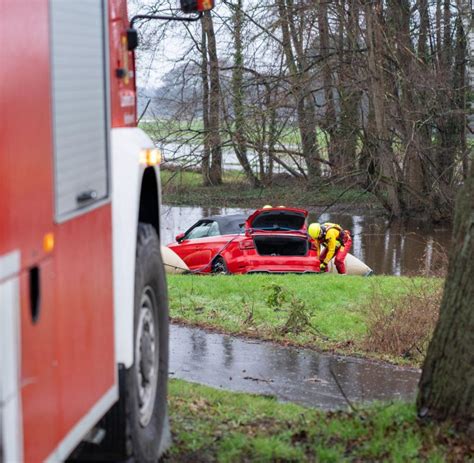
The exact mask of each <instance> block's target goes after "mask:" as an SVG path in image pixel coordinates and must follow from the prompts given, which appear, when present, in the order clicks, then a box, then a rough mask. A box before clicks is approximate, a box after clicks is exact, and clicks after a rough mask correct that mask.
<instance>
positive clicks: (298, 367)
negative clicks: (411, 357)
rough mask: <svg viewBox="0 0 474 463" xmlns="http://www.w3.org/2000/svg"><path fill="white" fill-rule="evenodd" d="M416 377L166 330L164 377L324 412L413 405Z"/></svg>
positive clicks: (347, 360)
mask: <svg viewBox="0 0 474 463" xmlns="http://www.w3.org/2000/svg"><path fill="white" fill-rule="evenodd" d="M419 375H420V372H419V370H416V369H407V368H400V367H396V366H392V365H388V364H383V363H378V362H372V361H368V360H364V359H358V358H352V357H341V356H336V355H329V354H319V353H317V352H314V351H311V350H307V349H297V348H292V347H282V346H278V345H275V344H272V343H268V342H259V341H254V340H246V339H242V338H234V337H231V336H227V335H221V334H216V333H209V332H206V331H204V330H201V329H197V328H189V327H182V326H177V325H172V326H171V331H170V377H172V378H179V379H184V380H186V381H192V382H197V383H201V384H205V385H208V386H212V387H216V388H223V389H227V390H230V391H240V392H250V393H258V394H270V395H273V396H276V397H277V398H278V399H279V400H281V401H288V402H295V403H299V404H301V405H305V406H310V407H317V408H321V409H324V410H333V409H337V408H345V407H347V406H348V401H350V402H351V403H361V402H371V401H374V400H379V401H389V400H394V399H404V400H410V399H413V398H414V397H415V394H416V386H417V383H418V379H419ZM341 390H342V391H341ZM344 396H346V398H345V397H344Z"/></svg>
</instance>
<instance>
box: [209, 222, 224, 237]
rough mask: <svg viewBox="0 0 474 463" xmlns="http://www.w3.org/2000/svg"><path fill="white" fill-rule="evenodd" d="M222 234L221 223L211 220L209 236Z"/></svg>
mask: <svg viewBox="0 0 474 463" xmlns="http://www.w3.org/2000/svg"><path fill="white" fill-rule="evenodd" d="M220 234H221V232H220V230H219V224H218V223H217V222H211V223H210V226H209V234H208V235H207V236H219V235H220Z"/></svg>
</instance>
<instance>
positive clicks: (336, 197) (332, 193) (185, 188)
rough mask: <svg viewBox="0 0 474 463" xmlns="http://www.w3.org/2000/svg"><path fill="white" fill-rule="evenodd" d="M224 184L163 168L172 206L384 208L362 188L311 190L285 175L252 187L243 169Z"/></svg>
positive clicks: (165, 198) (228, 174) (165, 192)
mask: <svg viewBox="0 0 474 463" xmlns="http://www.w3.org/2000/svg"><path fill="white" fill-rule="evenodd" d="M223 180H224V183H223V184H222V185H219V186H213V187H205V186H202V179H201V174H200V173H198V172H189V171H170V170H162V172H161V184H162V187H163V201H164V202H165V203H166V204H170V205H185V204H192V205H196V206H216V205H218V206H219V207H243V208H257V207H262V206H263V205H264V204H272V205H282V204H283V205H288V206H297V207H308V208H324V207H326V206H328V205H333V206H332V207H331V212H336V211H341V210H350V211H351V212H354V211H355V210H364V212H368V211H370V210H371V209H373V210H377V211H380V210H381V208H380V205H379V204H378V203H377V201H376V200H375V198H374V197H373V196H372V195H371V194H370V193H367V192H364V191H363V190H361V189H358V188H352V189H349V190H346V188H345V187H343V186H337V185H336V186H335V185H330V184H328V185H325V184H322V185H321V186H319V187H318V188H312V189H309V188H308V186H307V184H306V182H304V181H303V180H298V179H295V178H289V177H281V178H279V179H278V180H276V181H275V182H274V185H272V186H271V187H267V188H259V189H255V188H250V187H249V184H248V182H247V181H246V179H245V177H244V176H243V174H242V173H241V172H238V171H225V172H224V179H223Z"/></svg>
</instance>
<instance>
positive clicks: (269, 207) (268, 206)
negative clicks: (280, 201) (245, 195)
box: [262, 204, 272, 209]
mask: <svg viewBox="0 0 474 463" xmlns="http://www.w3.org/2000/svg"><path fill="white" fill-rule="evenodd" d="M262 209H272V206H270V204H265V206H263V207H262Z"/></svg>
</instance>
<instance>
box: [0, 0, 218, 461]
mask: <svg viewBox="0 0 474 463" xmlns="http://www.w3.org/2000/svg"><path fill="white" fill-rule="evenodd" d="M211 3H212V2H211V1H210V0H181V6H182V9H183V11H184V12H186V13H189V12H191V13H192V12H202V11H203V10H206V9H210V8H211V7H212V4H211ZM199 14H201V13H199ZM139 19H140V18H139ZM180 19H181V20H182V19H183V18H182V17H180ZM193 19H194V18H193ZM135 39H136V33H135V34H134V30H133V29H130V23H129V20H128V17H127V5H126V0H108V1H107V0H67V1H66V0H35V1H31V0H4V1H2V2H1V9H0V40H1V43H2V46H1V47H2V53H1V56H2V71H1V76H2V78H1V81H0V461H5V462H11V461H14V462H16V461H28V462H30V461H31V462H37V461H44V460H46V461H61V460H64V459H65V458H67V457H68V455H70V453H71V451H72V450H73V449H75V448H76V446H77V445H78V444H79V443H80V442H81V441H96V442H100V445H99V447H98V448H99V449H100V450H101V451H103V452H104V455H107V456H108V457H110V458H112V459H124V458H127V457H130V456H132V457H133V458H134V459H135V460H136V461H140V462H142V461H143V462H145V461H156V460H157V458H158V456H159V455H160V454H161V453H162V452H163V450H164V449H165V447H166V445H167V442H168V440H169V431H168V426H167V413H166V388H167V374H168V371H167V368H168V312H167V296H166V281H165V276H164V272H163V265H162V261H161V256H160V247H159V238H160V199H159V198H160V182H159V176H158V164H159V161H160V154H159V152H158V151H157V150H156V149H155V148H154V145H153V143H152V141H151V140H150V138H149V137H148V136H147V135H146V134H145V133H144V132H143V131H142V130H140V129H139V128H137V126H136V120H137V109H136V91H135V90H136V89H135V69H134V53H133V51H132V50H131V49H132V48H133V45H132V46H131V45H130V43H129V42H130V41H135Z"/></svg>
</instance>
